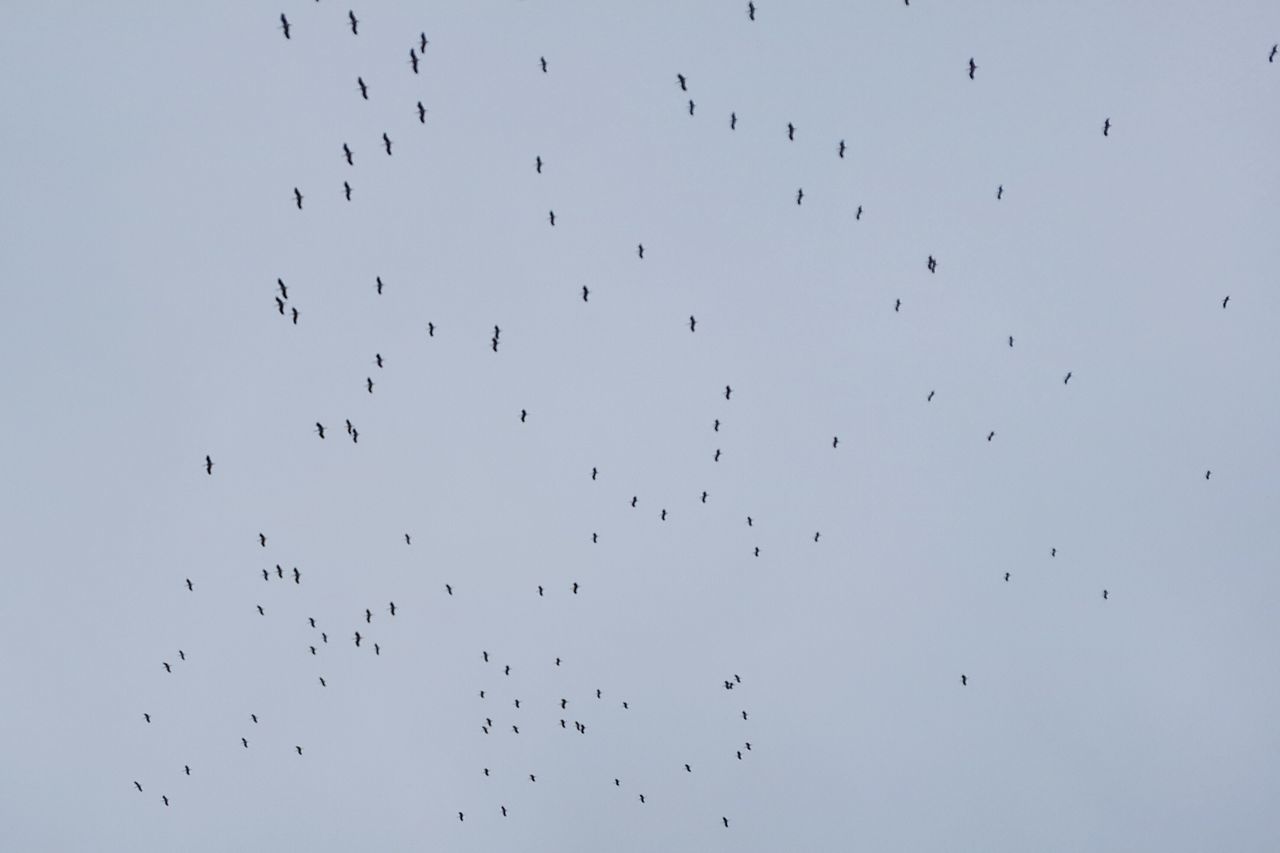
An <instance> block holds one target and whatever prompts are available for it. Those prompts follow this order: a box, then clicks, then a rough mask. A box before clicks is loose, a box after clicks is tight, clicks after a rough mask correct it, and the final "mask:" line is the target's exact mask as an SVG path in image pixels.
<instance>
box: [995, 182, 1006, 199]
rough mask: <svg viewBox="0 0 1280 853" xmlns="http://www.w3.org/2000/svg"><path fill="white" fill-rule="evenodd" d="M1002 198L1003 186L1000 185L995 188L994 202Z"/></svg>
mask: <svg viewBox="0 0 1280 853" xmlns="http://www.w3.org/2000/svg"><path fill="white" fill-rule="evenodd" d="M1003 197H1004V184H1001V185H1000V186H998V187H996V201H999V200H1000V199H1001V198H1003Z"/></svg>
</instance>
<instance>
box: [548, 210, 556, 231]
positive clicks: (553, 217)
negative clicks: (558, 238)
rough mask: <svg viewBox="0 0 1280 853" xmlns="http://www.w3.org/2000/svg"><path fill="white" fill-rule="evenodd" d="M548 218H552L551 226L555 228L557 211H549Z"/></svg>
mask: <svg viewBox="0 0 1280 853" xmlns="http://www.w3.org/2000/svg"><path fill="white" fill-rule="evenodd" d="M547 218H548V219H550V220H551V227H552V228H554V227H555V225H556V212H555V211H554V210H552V211H549V212H548V213H547Z"/></svg>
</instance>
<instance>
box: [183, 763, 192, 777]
mask: <svg viewBox="0 0 1280 853" xmlns="http://www.w3.org/2000/svg"><path fill="white" fill-rule="evenodd" d="M182 769H183V771H184V772H185V773H186V774H187V775H188V776H190V775H191V765H190V764H184V765H182Z"/></svg>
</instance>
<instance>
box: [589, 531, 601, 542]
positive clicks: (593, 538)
mask: <svg viewBox="0 0 1280 853" xmlns="http://www.w3.org/2000/svg"><path fill="white" fill-rule="evenodd" d="M599 536H600V534H598V533H592V534H591V541H592V542H599V541H600V538H599Z"/></svg>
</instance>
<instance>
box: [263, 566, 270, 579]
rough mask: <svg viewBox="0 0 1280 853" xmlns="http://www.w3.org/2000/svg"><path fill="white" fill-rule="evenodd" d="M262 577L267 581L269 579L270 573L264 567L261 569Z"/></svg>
mask: <svg viewBox="0 0 1280 853" xmlns="http://www.w3.org/2000/svg"><path fill="white" fill-rule="evenodd" d="M262 579H263V580H264V581H269V580H271V573H270V572H268V571H267V570H266V569H263V570H262Z"/></svg>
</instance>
